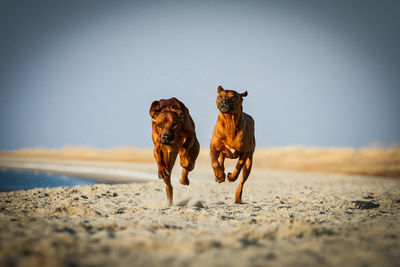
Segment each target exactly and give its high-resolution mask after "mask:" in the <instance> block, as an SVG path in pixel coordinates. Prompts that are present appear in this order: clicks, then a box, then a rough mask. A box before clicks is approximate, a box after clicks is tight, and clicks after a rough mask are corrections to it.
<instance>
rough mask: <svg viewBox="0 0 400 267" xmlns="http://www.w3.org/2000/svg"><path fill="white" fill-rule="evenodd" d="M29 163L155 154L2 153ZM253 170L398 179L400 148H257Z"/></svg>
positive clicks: (148, 158)
mask: <svg viewBox="0 0 400 267" xmlns="http://www.w3.org/2000/svg"><path fill="white" fill-rule="evenodd" d="M30 159H60V160H81V161H82V160H85V161H109V162H137V163H145V162H154V158H153V151H152V149H149V148H135V147H117V148H112V149H99V148H91V147H75V146H65V147H64V148H62V149H45V148H27V149H19V150H15V151H0V161H6V160H9V161H10V160H19V161H21V160H28V161H29V160H30ZM197 162H199V163H209V162H210V159H209V150H208V149H207V148H203V149H201V151H200V155H199V158H198V160H197ZM254 166H255V167H257V168H266V169H278V170H299V171H308V172H324V173H343V174H359V175H369V176H385V177H397V178H398V177H400V147H399V146H392V147H389V148H380V147H369V148H361V149H353V148H322V147H301V146H291V147H278V148H257V149H256V152H255V155H254Z"/></svg>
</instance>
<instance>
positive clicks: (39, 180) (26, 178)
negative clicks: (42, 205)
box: [0, 170, 95, 192]
mask: <svg viewBox="0 0 400 267" xmlns="http://www.w3.org/2000/svg"><path fill="white" fill-rule="evenodd" d="M93 184H95V182H93V181H90V180H87V179H84V178H80V177H75V176H70V175H64V174H49V173H34V172H26V171H9V170H6V171H5V170H0V192H5V191H13V190H21V189H24V190H25V189H32V188H38V187H42V188H43V187H59V186H75V185H93Z"/></svg>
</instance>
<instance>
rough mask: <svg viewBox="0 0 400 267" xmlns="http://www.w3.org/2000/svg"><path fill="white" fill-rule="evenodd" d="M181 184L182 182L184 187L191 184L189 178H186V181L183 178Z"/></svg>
mask: <svg viewBox="0 0 400 267" xmlns="http://www.w3.org/2000/svg"><path fill="white" fill-rule="evenodd" d="M179 182H180V183H181V184H183V185H189V183H190V182H189V179H188V178H186V179H184V178H181V179H180V180H179Z"/></svg>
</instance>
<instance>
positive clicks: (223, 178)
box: [215, 173, 225, 183]
mask: <svg viewBox="0 0 400 267" xmlns="http://www.w3.org/2000/svg"><path fill="white" fill-rule="evenodd" d="M215 181H216V182H217V183H223V182H225V173H223V175H218V176H216V177H215Z"/></svg>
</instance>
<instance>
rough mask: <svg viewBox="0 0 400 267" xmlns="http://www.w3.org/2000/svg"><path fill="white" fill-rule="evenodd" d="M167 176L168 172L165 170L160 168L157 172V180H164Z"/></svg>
mask: <svg viewBox="0 0 400 267" xmlns="http://www.w3.org/2000/svg"><path fill="white" fill-rule="evenodd" d="M168 176H169V172H168V170H167V169H166V168H162V169H159V170H158V178H160V179H164V178H166V177H168Z"/></svg>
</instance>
